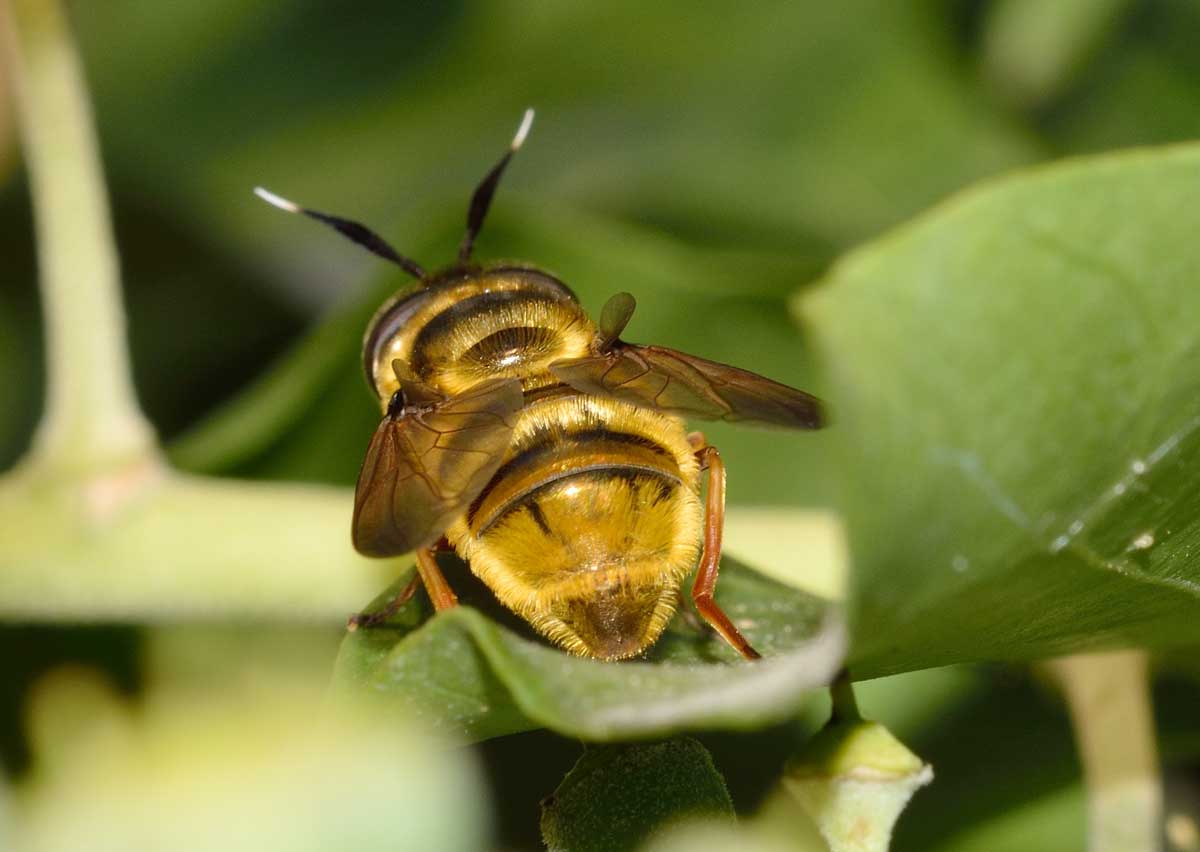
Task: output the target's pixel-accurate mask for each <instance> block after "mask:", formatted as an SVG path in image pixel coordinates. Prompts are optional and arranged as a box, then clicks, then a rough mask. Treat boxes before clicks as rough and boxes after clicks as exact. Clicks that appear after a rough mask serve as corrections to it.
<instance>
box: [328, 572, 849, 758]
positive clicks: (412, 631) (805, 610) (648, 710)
mask: <svg viewBox="0 0 1200 852" xmlns="http://www.w3.org/2000/svg"><path fill="white" fill-rule="evenodd" d="M442 565H443V568H444V569H445V570H446V572H447V578H448V579H449V580H450V582H451V584H452V585H453V586H454V588H455V589H456V590H457V591H458V592H459V599H460V601H462V602H463V603H464V604H467V605H466V606H460V607H458V608H456V609H453V610H449V611H447V612H443V613H440V614H439V615H437V616H436V617H433V618H429V617H428V615H429V605H428V602H427V600H426V598H425V595H424V594H423V593H418V594H417V595H416V596H415V597H414V598H413V599H412V600H411V601H409V602H408V604H406V605H405V607H404V608H403V609H401V611H400V612H399V613H398V614H397V615H396V616H395V617H394V618H393V619H392V620H391V621H390V622H388V623H387V624H386V625H383V626H380V627H375V628H368V629H363V630H359V631H356V632H354V633H349V634H347V636H346V638H345V640H344V641H343V643H342V649H341V653H340V654H339V657H338V662H337V668H336V671H335V677H334V681H335V686H336V688H337V689H338V691H339V692H341V693H343V694H350V695H359V694H368V695H373V696H375V697H376V698H378V699H379V700H381V701H382V702H384V704H385V705H386V706H390V707H395V708H396V709H397V711H398V712H401V713H402V714H404V715H405V716H408V717H411V716H413V715H416V716H418V717H422V718H424V719H425V720H426V721H427V722H428V723H430V724H434V725H437V726H440V727H448V728H451V729H455V730H457V731H458V732H460V733H461V734H463V735H465V736H467V737H469V738H471V739H475V740H480V739H487V738H489V737H494V736H500V735H503V734H509V733H514V732H517V731H523V730H529V729H531V728H536V727H543V726H544V727H548V728H551V729H552V730H555V731H558V732H560V733H563V734H567V735H570V736H575V737H579V738H581V739H586V740H616V739H629V738H633V737H652V736H662V735H664V734H668V733H671V732H674V731H678V730H684V729H697V728H739V729H745V728H753V727H761V726H763V725H766V724H768V723H770V722H775V721H779V720H782V719H785V718H788V717H790V716H793V715H795V713H796V712H797V711H798V710H799V708H800V707H801V706H802V705H803V704H804V702H805V701H806V699H807V697H808V696H809V694H810V692H811V691H812V690H813V689H814V688H815V687H818V686H820V685H822V684H825V683H827V682H828V681H829V679H830V678H831V677H832V675H833V674H834V673H835V671H836V670H837V667H838V665H839V663H840V628H839V626H838V622H837V619H836V615H835V614H834V613H833V612H832V611H831V610H830V608H829V606H828V604H827V603H826V602H825V601H823V600H822V599H820V598H817V597H814V596H812V595H809V594H806V593H804V592H801V591H798V590H795V589H791V588H789V587H787V586H784V585H782V584H780V583H777V582H775V581H773V580H769V579H767V578H765V577H762V576H760V575H757V574H755V573H753V572H752V571H750V570H748V569H746V568H743V567H742V566H740V565H739V564H738V563H736V562H734V561H732V560H730V559H725V560H723V563H722V569H721V579H720V582H718V584H717V601H718V602H719V603H720V604H721V605H722V606H723V607H724V608H725V611H726V612H727V613H729V615H730V617H731V618H732V619H733V620H734V622H735V623H737V624H738V625H739V626H740V627H741V628H742V629H743V630H744V631H745V633H746V636H747V638H748V639H749V640H750V641H751V642H752V643H754V645H755V646H756V647H757V648H758V650H759V651H760V652H761V653H762V654H763V656H764V657H765V659H764V660H762V661H761V662H756V663H746V662H744V661H742V660H741V658H740V657H738V655H737V653H736V652H735V651H733V650H732V649H731V648H729V647H728V645H726V643H725V642H724V641H723V640H722V639H721V638H720V637H718V636H715V635H714V634H712V633H711V632H710V631H708V630H704V629H700V628H699V627H694V626H692V625H690V624H688V623H687V620H686V619H685V618H684V617H683V616H682V614H678V615H677V616H676V618H675V620H674V622H672V624H671V625H669V626H668V628H667V632H666V633H665V634H664V635H663V637H662V638H661V639H660V640H659V641H658V643H657V644H656V645H655V646H654V647H653V648H652V649H651V651H650V652H649V654H648V659H649V660H650V661H646V662H624V663H606V662H600V661H597V660H590V659H582V658H579V657H573V656H570V655H568V654H566V653H565V652H562V651H560V650H558V649H556V648H551V647H549V646H547V645H546V644H545V643H544V642H542V641H540V640H534V639H531V638H523V636H522V635H518V634H524V636H529V635H530V631H529V630H528V629H527V628H526V627H524V625H523V624H522V623H521V622H519V621H518V620H517V619H516V618H515V617H514V616H511V615H508V614H506V613H505V612H504V611H503V610H501V609H500V608H499V606H498V604H496V603H495V601H494V599H493V598H492V596H491V593H490V592H488V590H487V589H486V588H485V587H483V586H482V584H480V583H478V581H475V580H474V579H473V578H472V577H471V576H470V575H469V574H468V573H467V571H466V568H465V566H464V565H463V564H462V563H461V562H458V560H451V559H444V560H443V562H442ZM411 576H412V575H411V572H410V573H409V574H407V575H406V576H404V577H402V578H401V579H400V580H399V581H398V582H397V583H396V584H395V585H394V586H393V587H392V588H391V589H389V590H388V592H386V593H385V594H384V595H382V596H380V598H379V599H377V600H376V602H375V603H374V604H373V605H372V606H371V607H368V611H373V610H375V609H377V608H379V607H381V606H382V605H383V604H384V603H385V602H386V601H388V600H390V599H391V597H392V596H393V595H395V594H396V593H397V592H398V591H399V590H400V589H401V588H403V586H404V585H406V584H407V582H408V580H409V579H410V578H411ZM476 607H478V608H480V609H484V610H486V611H487V612H488V613H489V614H490V615H492V616H493V617H492V618H491V619H489V618H488V617H486V616H485V615H484V614H483V612H480V611H479V609H477V608H476ZM498 621H502V622H505V623H506V624H500V623H497V622H498Z"/></svg>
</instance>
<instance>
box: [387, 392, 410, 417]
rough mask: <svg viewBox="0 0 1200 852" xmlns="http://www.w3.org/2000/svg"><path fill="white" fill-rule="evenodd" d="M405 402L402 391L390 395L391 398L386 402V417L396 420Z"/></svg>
mask: <svg viewBox="0 0 1200 852" xmlns="http://www.w3.org/2000/svg"><path fill="white" fill-rule="evenodd" d="M405 404H406V402H405V399H404V391H403V390H398V391H396V392H395V393H394V394H392V398H391V399H390V400H389V401H388V409H387V413H388V417H391V418H396V417H399V416H400V412H402V411H403V410H404V406H405Z"/></svg>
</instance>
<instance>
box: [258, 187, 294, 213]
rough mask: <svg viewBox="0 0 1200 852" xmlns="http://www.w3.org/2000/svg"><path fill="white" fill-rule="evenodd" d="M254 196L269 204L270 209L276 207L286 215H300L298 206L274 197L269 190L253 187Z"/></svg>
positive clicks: (284, 199)
mask: <svg viewBox="0 0 1200 852" xmlns="http://www.w3.org/2000/svg"><path fill="white" fill-rule="evenodd" d="M254 194H255V195H257V196H258V197H259V198H261V199H262V200H263V201H265V202H267V203H268V204H270V205H271V206H272V207H278V208H279V209H280V210H286V211H287V212H288V213H302V212H304V211H302V210H301V209H300V205H299V204H296V203H295V202H292V201H288V200H287V199H286V198H284V197H282V196H280V195H276V194H275V193H273V192H271V191H270V190H269V189H264V188H262V187H261V186H256V187H254Z"/></svg>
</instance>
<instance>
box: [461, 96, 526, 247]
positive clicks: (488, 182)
mask: <svg viewBox="0 0 1200 852" xmlns="http://www.w3.org/2000/svg"><path fill="white" fill-rule="evenodd" d="M532 124H533V110H532V109H527V110H525V115H524V116H523V117H522V118H521V126H520V127H518V128H517V135H516V136H514V137H513V141H512V144H511V145H509V146H508V150H507V151H506V152H505V153H504V156H503V157H501V158H500V162H498V163H496V165H494V166H492V170H491V171H490V172H488V173H487V175H486V176H485V177H484V178H483V180H482V181H480V183H479V186H477V187H476V188H475V194H474V195H472V196H471V208H470V209H469V210H468V211H467V232H466V233H465V234H463V239H462V243H461V244H460V245H459V247H458V262H459V263H466V262H467V261H468V260H470V259H471V249H472V248H474V246H475V238H476V237H477V236H479V229H480V228H482V227H483V219H484V217H485V216H487V212H488V208H489V207H491V206H492V196H493V195H495V194H496V184H498V183H500V175H502V174H504V169H505V167H506V166H507V165H508V161H509V160H511V159H512V156H513V154H515V153H517V151H519V150H521V145H522V144H524V142H525V137H526V136H528V135H529V127H530V125H532Z"/></svg>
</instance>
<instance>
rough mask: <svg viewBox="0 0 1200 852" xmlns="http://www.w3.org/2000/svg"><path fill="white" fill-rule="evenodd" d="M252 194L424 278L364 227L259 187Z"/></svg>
mask: <svg viewBox="0 0 1200 852" xmlns="http://www.w3.org/2000/svg"><path fill="white" fill-rule="evenodd" d="M254 194H255V195H257V196H258V197H259V198H261V199H262V200H263V201H265V202H267V203H268V204H270V205H272V206H274V207H278V208H279V209H280V210H285V211H287V212H288V213H301V214H303V215H305V216H307V217H308V218H310V219H316V220H317V221H318V222H324V223H325V224H326V225H329V226H330V227H332V228H334V229H336V230H337V231H338V233H340V234H341V235H342V236H345V237H349V238H350V239H351V240H353V241H354V242H356V243H358V244H359V245H360V246H362V247H363V248H365V249H366V250H367V251H369V252H371V253H372V254H376V255H378V256H379V257H382V258H383V259H384V260H390V261H391V262H392V263H394V264H396V265H397V266H399V267H400V268H401V269H403V270H404V271H405V272H407V273H408V274H409V275H411V276H412V277H413V278H418V279H419V278H424V277H425V270H424V269H422V268H421V264H419V263H417V262H416V261H415V260H412V259H411V258H407V257H405V256H404V255H402V254H400V252H398V251H396V250H395V249H394V248H392V247H391V246H389V245H388V244H387V243H386V242H385V241H384V239H383V237H381V236H379V235H378V234H377V233H375V232H374V231H372V230H371V229H370V228H368V227H367V226H366V225H362V224H359V223H358V222H353V221H351V220H350V219H343V218H341V217H340V216H330V215H329V214H328V213H318V212H317V211H316V210H309V209H308V208H306V207H301V206H300V205H299V204H296V203H295V202H292V201H288V200H287V199H286V198H283V197H281V196H278V195H276V194H275V193H273V192H271V191H270V190H267V189H263V188H262V187H261V186H256V187H254Z"/></svg>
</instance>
